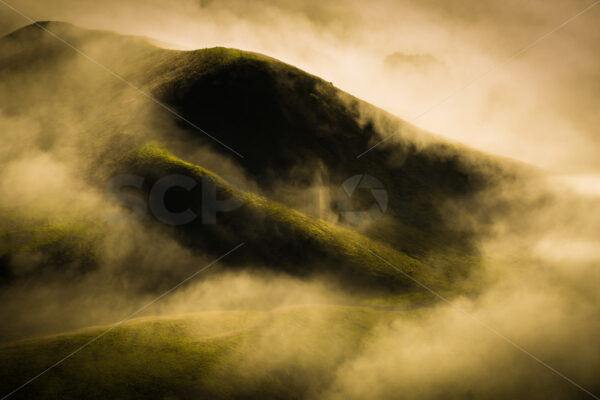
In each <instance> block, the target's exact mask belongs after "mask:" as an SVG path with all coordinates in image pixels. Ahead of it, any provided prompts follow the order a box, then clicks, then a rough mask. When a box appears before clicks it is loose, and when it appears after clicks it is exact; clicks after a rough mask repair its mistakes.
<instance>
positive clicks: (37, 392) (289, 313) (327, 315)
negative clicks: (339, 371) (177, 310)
mask: <svg viewBox="0 0 600 400" xmlns="http://www.w3.org/2000/svg"><path fill="white" fill-rule="evenodd" d="M392 317H393V313H392V312H389V311H375V310H371V309H368V308H354V307H340V306H303V307H293V308H287V309H279V310H275V311H272V312H261V311H255V312H249V311H247V312H237V311H231V312H219V313H203V314H197V315H187V316H174V317H170V318H140V319H136V320H132V321H129V322H126V323H124V324H122V325H120V326H118V327H116V328H114V329H112V330H110V331H109V332H108V333H106V334H104V335H103V336H102V337H100V338H99V339H98V340H96V341H94V342H93V343H91V344H90V345H89V346H87V347H86V348H84V349H82V350H81V351H80V352H78V353H77V354H75V355H74V356H72V357H71V358H69V359H68V360H66V361H65V362H63V363H61V364H60V365H59V366H57V367H56V368H54V369H53V370H51V371H49V372H48V373H46V374H44V375H43V376H42V377H40V378H39V379H37V380H36V381H35V382H34V383H32V384H30V385H28V386H27V387H25V388H23V389H22V390H21V391H19V392H17V393H16V394H15V395H14V396H13V397H12V398H15V399H26V398H41V397H43V398H47V399H79V398H82V397H85V398H88V399H105V398H113V399H129V398H141V397H143V398H146V399H165V398H182V399H184V398H185V399H191V398H214V399H228V398H297V397H298V394H299V393H304V394H308V393H311V392H312V393H317V392H318V391H320V390H323V389H325V388H326V387H327V384H328V383H330V382H331V380H332V379H333V378H334V376H332V375H331V374H330V371H331V370H332V368H335V367H336V366H337V365H338V364H339V363H341V362H342V361H343V360H344V359H346V358H347V357H348V356H349V354H351V352H352V349H353V348H355V347H356V346H358V345H360V343H361V342H362V341H364V340H367V339H368V333H369V331H370V330H371V329H373V328H374V327H375V326H378V325H380V324H383V323H387V322H388V321H390V320H391V319H392ZM325 327H327V329H325V330H324V329H323V328H325ZM109 328H111V327H109V326H106V327H94V328H88V329H86V330H83V331H79V332H73V333H67V334H62V335H58V336H52V337H45V338H41V339H34V340H27V341H21V342H17V343H13V344H9V345H4V346H2V347H0V359H2V364H1V365H2V366H1V367H0V378H1V379H0V382H2V383H1V384H0V391H1V392H2V393H3V394H4V393H8V392H9V391H10V390H12V389H13V388H15V387H16V386H18V385H20V384H21V383H23V382H25V381H26V380H27V379H29V378H30V377H32V376H34V375H36V374H37V373H39V372H40V371H42V370H43V369H45V368H46V367H48V366H49V365H51V364H53V363H54V362H55V361H56V360H57V359H60V358H61V357H64V356H66V355H67V354H69V353H70V352H72V351H74V350H76V349H77V348H79V347H80V346H82V345H84V344H85V343H87V342H88V341H90V340H91V339H93V338H95V337H97V336H98V335H100V334H101V333H103V332H105V331H106V330H107V329H109ZM281 332H286V333H285V335H282V334H281ZM265 343H269V345H268V346H266V344H265Z"/></svg>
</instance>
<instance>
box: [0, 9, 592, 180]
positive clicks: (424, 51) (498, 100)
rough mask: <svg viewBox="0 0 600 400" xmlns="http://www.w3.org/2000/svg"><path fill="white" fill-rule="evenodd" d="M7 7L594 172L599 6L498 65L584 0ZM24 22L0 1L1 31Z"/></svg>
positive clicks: (509, 152) (536, 160)
mask: <svg viewBox="0 0 600 400" xmlns="http://www.w3.org/2000/svg"><path fill="white" fill-rule="evenodd" d="M2 1H4V0H2ZM7 2H8V3H10V4H12V5H13V6H15V7H17V8H19V9H20V10H21V11H22V12H23V13H24V14H26V15H27V16H29V17H31V18H33V19H36V20H62V21H67V22H72V23H74V24H77V25H80V26H82V27H89V28H101V29H108V30H113V31H118V32H122V33H131V34H138V35H146V36H149V37H152V38H155V39H158V40H160V41H162V42H165V43H169V44H170V46H172V47H175V48H183V49H192V48H201V47H212V46H227V47H237V48H242V49H247V50H253V51H258V52H261V53H265V54H268V55H271V56H273V57H276V58H279V59H281V60H283V61H286V62H289V63H291V64H294V65H296V66H298V67H300V68H302V69H305V70H307V71H308V72H311V73H313V74H315V75H319V76H321V77H323V78H324V79H326V80H328V81H332V82H333V83H334V85H336V86H337V87H339V88H341V89H343V90H345V91H348V92H350V93H352V94H354V95H356V96H358V97H361V98H363V99H365V100H367V101H369V102H371V103H373V104H375V105H377V106H379V107H382V108H384V109H386V110H388V111H390V112H392V113H394V114H396V115H398V116H399V117H401V118H404V119H406V120H408V121H411V122H413V123H415V124H416V125H418V126H421V127H423V128H425V129H427V130H430V131H433V132H435V133H438V134H440V135H443V136H447V137H450V138H452V139H455V140H459V141H462V142H464V143H467V144H469V145H472V146H474V147H477V148H480V149H483V150H487V151H491V152H495V153H499V154H502V155H506V156H510V157H514V158H518V159H520V160H523V161H527V162H530V163H533V164H536V165H539V166H542V167H545V168H548V169H551V170H553V171H556V172H560V173H565V174H582V175H583V174H586V175H594V174H597V173H600V157H597V154H599V153H600V137H599V134H600V132H599V128H598V127H599V126H600V113H599V112H598V111H599V110H600V51H598V49H599V48H600V5H598V6H596V7H593V8H591V9H589V10H588V11H587V12H585V13H584V14H582V15H580V16H579V17H577V18H575V19H574V20H572V21H571V22H570V23H568V24H567V25H566V26H564V27H563V28H562V29H560V30H558V31H557V32H555V33H553V34H551V35H549V36H547V37H546V38H545V39H543V40H541V41H539V42H537V43H536V44H535V45H534V46H532V47H531V48H529V49H528V50H527V51H526V52H524V53H521V54H519V55H518V56H517V57H515V58H514V59H512V60H511V62H509V63H505V64H502V65H499V64H501V63H503V61H504V60H506V59H507V58H509V57H511V56H513V55H515V54H516V53H518V52H519V51H520V50H521V49H523V48H525V47H526V46H528V45H530V44H532V42H534V41H535V40H536V39H538V38H539V37H540V36H542V35H544V34H546V33H547V32H549V31H551V30H553V29H554V28H556V27H557V26H559V25H560V24H561V23H563V22H564V21H565V20H567V19H568V18H570V17H571V16H574V15H575V14H577V13H578V12H579V11H581V10H583V9H585V8H586V7H587V6H589V5H591V4H593V3H594V1H593V0H568V1H566V0H545V1H541V0H532V1H528V2H523V1H516V0H503V1H500V0H485V1H481V0H447V1H434V0H399V1H391V0H390V1H388V0H375V1H370V2H364V1H358V0H341V1H336V2H324V1H316V0H304V1H301V0H279V1H273V2H269V1H266V0H253V1H246V0H219V1H212V0H174V1H169V2H166V1H163V0H160V1H158V0H144V1H142V0H127V1H116V0H109V1H102V2H96V1H90V0H55V1H44V2H40V1H39V0H7ZM27 23H28V21H27V20H26V19H24V18H23V17H22V16H19V15H18V14H16V13H14V12H13V11H11V10H10V9H8V8H7V7H6V6H5V5H3V4H1V3H0V32H2V33H6V32H9V31H11V30H13V29H15V28H18V27H20V26H22V25H25V24H27ZM498 65H499V66H498ZM495 66H498V68H496V69H493V70H492V68H494V67H495ZM490 70H491V72H490V73H489V74H486V75H485V76H483V77H482V75H483V74H485V73H486V72H488V71H490ZM478 78H480V79H478ZM465 85H468V87H467V88H466V89H464V90H460V89H461V88H463V87H464V86H465ZM459 90H460V91H459ZM457 92H458V94H457V95H456V96H454V97H452V98H451V99H450V100H448V101H446V102H443V103H442V104H440V102H442V101H443V100H444V99H446V98H448V97H449V96H451V95H452V94H454V93H457ZM424 112H427V113H426V114H425V115H422V116H421V117H420V118H417V116H419V115H421V114H423V113H424ZM364 150H365V149H356V153H357V154H359V153H361V152H362V151H364Z"/></svg>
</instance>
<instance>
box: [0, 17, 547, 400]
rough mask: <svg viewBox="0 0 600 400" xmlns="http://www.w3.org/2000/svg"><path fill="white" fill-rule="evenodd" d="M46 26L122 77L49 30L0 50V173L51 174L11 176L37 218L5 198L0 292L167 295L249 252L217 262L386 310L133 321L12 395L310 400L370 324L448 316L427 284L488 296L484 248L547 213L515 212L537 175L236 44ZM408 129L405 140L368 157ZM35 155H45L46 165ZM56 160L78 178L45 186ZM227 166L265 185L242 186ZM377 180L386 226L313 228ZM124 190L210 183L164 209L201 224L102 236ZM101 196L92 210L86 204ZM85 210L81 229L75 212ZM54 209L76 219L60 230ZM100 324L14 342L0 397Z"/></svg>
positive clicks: (5, 359)
mask: <svg viewBox="0 0 600 400" xmlns="http://www.w3.org/2000/svg"><path fill="white" fill-rule="evenodd" d="M42 26H43V27H44V28H46V29H49V30H51V31H52V32H55V33H56V34H58V35H60V37H61V38H63V39H65V40H67V41H68V42H69V43H71V44H72V45H74V46H76V47H77V48H78V49H81V50H82V51H83V52H85V54H86V55H88V56H89V57H91V58H93V59H94V60H97V61H98V62H99V63H100V64H102V65H103V66H105V67H106V68H108V69H109V70H110V71H112V73H108V72H107V71H106V69H104V68H102V67H100V68H99V67H98V65H94V63H90V61H89V60H88V59H86V58H85V57H82V56H81V55H80V54H77V52H75V51H73V49H70V48H69V47H68V46H65V45H64V43H61V42H60V41H57V40H56V39H55V38H53V37H52V36H50V35H48V34H47V33H46V32H44V31H42V30H41V29H40V28H39V27H38V26H35V25H31V26H27V27H24V28H22V29H20V30H18V31H16V32H14V33H12V34H10V35H8V36H5V37H3V38H0V104H1V105H0V112H1V113H0V119H1V120H2V121H7V122H9V123H10V124H9V125H7V126H9V127H10V129H13V128H14V132H13V131H10V129H7V132H8V133H7V134H6V135H5V136H4V143H5V145H6V148H7V149H8V150H6V151H4V150H2V151H1V152H0V156H1V157H2V158H1V162H3V163H4V164H7V165H9V164H10V165H12V163H15V165H17V167H18V168H13V169H12V170H11V171H13V172H14V174H15V175H17V176H20V175H19V174H20V173H21V169H26V168H27V166H28V165H29V164H34V163H37V164H39V165H40V168H39V169H38V170H35V171H36V174H34V175H35V177H36V180H34V184H32V186H31V187H29V188H28V187H27V185H26V184H25V183H22V182H23V180H21V179H14V181H11V180H9V179H7V178H6V176H4V174H2V173H0V179H5V180H6V182H9V183H10V182H13V183H14V182H16V183H14V185H15V187H19V189H23V190H24V191H26V190H27V189H29V190H30V192H31V194H32V195H31V196H30V197H31V198H32V199H33V200H32V201H31V202H30V203H27V204H25V203H24V204H25V205H23V206H22V205H21V204H18V203H19V200H20V199H16V201H13V202H12V203H11V202H10V201H8V200H6V201H4V199H1V200H3V201H0V240H1V243H0V290H2V294H5V292H6V293H8V294H10V290H11V289H13V288H14V287H18V290H17V291H16V292H15V293H17V294H16V295H15V294H13V296H15V297H16V298H17V301H18V300H19V296H26V295H29V291H30V290H32V289H31V288H33V287H35V285H34V283H35V284H37V285H42V286H43V284H44V283H45V282H50V281H52V282H53V283H55V282H60V284H61V285H62V286H57V287H59V288H69V287H70V285H76V284H78V283H80V281H81V277H90V276H91V277H92V279H96V278H99V279H100V278H102V279H106V281H102V282H98V284H97V286H98V287H99V288H103V287H104V286H102V285H101V284H100V283H102V284H106V285H107V287H110V285H114V286H115V287H117V288H123V289H126V290H127V291H128V294H131V295H132V296H135V295H137V294H139V293H138V292H143V293H144V295H148V294H150V295H152V294H157V293H160V292H161V290H164V289H165V288H170V287H172V286H173V285H175V284H177V283H179V282H181V280H182V279H183V278H185V277H187V276H189V275H190V273H192V272H194V271H197V270H198V265H200V264H202V263H203V262H204V260H206V259H210V260H214V259H215V258H216V257H218V256H220V255H222V254H223V253H224V252H226V251H228V250H230V249H231V248H233V247H234V246H236V245H237V244H239V243H241V242H244V243H245V246H244V247H242V248H241V249H240V250H239V251H236V252H235V253H233V254H231V256H228V257H227V258H225V259H223V260H222V262H221V264H222V265H223V266H224V267H223V268H227V269H228V270H230V271H231V270H234V271H235V270H251V271H259V272H260V271H265V270H269V271H276V272H277V273H281V274H286V275H290V276H293V277H297V278H298V279H306V278H307V277H311V278H315V277H316V278H318V279H323V280H325V281H327V282H330V281H334V282H336V283H337V284H338V286H339V287H340V288H341V289H340V290H342V291H344V292H347V293H351V294H354V295H357V297H356V298H357V299H358V300H360V301H362V303H360V304H363V305H364V304H367V303H368V304H372V305H373V307H366V308H365V307H350V306H340V305H321V306H302V307H300V306H299V307H292V308H285V309H277V310H275V311H261V310H256V311H248V310H246V311H235V312H234V311H223V312H214V313H202V314H195V315H185V316H172V317H164V318H155V317H147V318H143V319H137V320H134V321H129V322H126V323H124V324H122V325H120V326H116V327H114V329H112V330H110V331H109V332H108V333H106V334H105V335H103V336H102V337H101V338H99V339H98V340H97V341H95V342H93V343H92V344H90V346H89V347H87V348H85V349H84V350H82V351H81V352H79V353H77V354H76V355H74V356H73V357H72V358H70V359H68V360H67V361H65V362H64V363H62V364H60V365H59V366H57V367H56V368H54V369H52V370H51V371H49V372H48V373H47V374H44V375H43V376H42V377H40V379H38V380H36V381H35V382H34V383H32V384H31V385H28V386H27V387H26V388H24V389H23V390H22V391H19V392H18V393H16V394H15V395H14V398H61V399H68V398H82V397H84V398H103V399H104V398H119V399H120V398H123V399H127V398H140V397H142V398H151V399H154V398H156V399H167V398H307V397H315V395H316V394H318V393H320V392H321V391H322V390H325V389H326V388H327V387H328V385H329V384H330V383H331V381H332V380H333V379H334V376H332V371H334V370H335V367H336V366H337V365H339V364H340V363H341V362H342V361H343V360H345V359H347V358H349V357H352V354H353V352H354V351H355V350H356V349H357V348H359V347H360V346H361V345H362V344H363V343H365V342H366V341H368V340H369V334H370V332H371V331H372V330H373V329H375V328H380V327H381V326H384V327H385V326H387V324H389V322H390V321H391V319H392V314H391V311H386V310H385V308H386V307H398V306H399V305H402V307H408V308H411V307H417V306H419V305H423V304H430V303H432V302H433V301H432V298H433V296H431V295H429V294H428V293H427V291H424V290H423V288H422V287H420V286H419V285H417V284H415V283H414V281H413V279H414V280H417V281H418V282H420V283H421V284H423V285H426V286H428V287H430V288H432V289H435V290H436V291H440V292H442V293H444V294H445V295H448V296H452V295H454V294H464V293H466V292H470V291H473V290H474V289H477V287H476V286H477V284H476V283H473V282H466V281H465V278H467V277H468V276H469V274H470V273H471V272H473V271H476V270H477V267H478V266H480V264H481V263H482V262H483V259H482V257H481V256H480V254H479V253H478V251H477V245H478V243H479V241H480V240H482V239H483V238H485V237H486V235H487V234H488V233H489V232H490V231H491V228H492V226H494V225H495V224H499V223H501V222H503V220H501V218H504V217H506V216H507V215H511V213H518V212H520V211H522V210H523V208H526V207H530V206H535V205H537V204H540V202H541V201H542V200H543V196H538V195H537V194H536V195H534V196H523V198H519V201H518V202H513V200H514V197H510V196H515V195H514V194H513V193H517V195H516V196H520V194H521V193H522V192H525V190H519V191H514V190H505V189H506V185H513V186H511V188H513V189H514V188H515V187H519V188H521V189H522V188H525V186H524V185H523V183H524V182H529V181H528V179H529V177H530V175H532V171H531V170H530V169H528V167H525V166H522V165H519V164H517V163H513V162H511V161H508V160H504V159H499V158H496V157H493V156H491V155H488V154H483V153H481V152H478V151H475V150H473V149H469V148H467V147H465V146H462V145H460V144H456V143H451V142H449V141H447V140H444V139H442V138H439V137H436V136H434V135H431V134H429V133H426V132H422V131H420V130H419V129H417V128H416V127H413V126H411V125H410V124H408V123H406V122H405V121H402V120H400V119H398V118H396V117H394V116H391V115H389V114H387V113H385V112H384V111H383V110H380V109H377V108H376V107H374V106H372V105H369V104H367V103H365V102H362V101H361V100H359V99H356V98H354V97H353V96H351V95H349V94H347V93H345V92H343V91H341V90H339V89H337V88H335V87H334V86H333V85H332V84H331V83H329V82H325V81H323V80H322V79H320V78H318V77H315V76H313V75H311V74H309V73H306V72H304V71H301V70H299V69H297V68H295V67H293V66H290V65H288V64H285V63H283V62H281V61H278V60H275V59H273V58H270V57H267V56H264V55H260V54H255V53H250V52H245V51H241V50H236V49H226V48H212V49H202V50H197V51H175V50H166V49H161V48H158V47H155V46H152V45H150V44H149V43H148V42H147V41H145V40H144V39H143V38H136V37H126V36H121V35H117V34H113V33H108V32H102V31H90V30H85V29H81V28H77V27H75V26H72V25H69V24H65V23H57V22H44V23H43V24H42ZM115 74H116V75H117V76H115ZM121 78H122V79H121ZM140 90H141V91H142V92H143V93H142V94H140ZM144 94H146V95H148V96H152V97H153V98H155V99H156V100H157V101H158V102H159V103H160V104H158V103H157V102H154V101H151V100H148V98H147V97H145V96H144ZM176 114H178V115H180V116H182V117H183V118H185V120H187V121H191V122H192V123H193V124H195V125H197V126H199V127H201V128H202V129H203V130H205V131H206V132H209V133H210V135H212V136H213V137H214V138H216V139H218V140H219V141H221V142H223V143H225V144H227V145H228V146H231V148H233V149H235V150H236V151H237V152H239V153H240V154H241V155H243V157H239V156H238V155H236V154H234V153H232V152H231V151H229V150H228V149H227V148H225V147H224V146H222V145H221V144H219V143H217V142H216V141H214V140H211V139H210V138H209V137H208V136H207V135H206V134H204V133H202V132H199V131H198V130H197V129H195V128H193V127H191V126H190V125H189V123H188V122H186V121H184V120H182V119H181V118H179V117H178V116H177V115H176ZM393 133H398V137H397V139H394V140H390V141H387V142H386V143H385V144H384V145H381V146H377V147H376V148H374V149H373V151H370V152H369V153H367V154H365V155H364V156H362V157H357V156H358V155H359V154H361V153H362V152H364V151H365V150H366V149H367V148H369V147H370V146H372V145H373V144H375V143H376V142H377V141H378V140H379V139H380V138H383V137H386V136H388V135H389V134H393ZM39 153H41V154H44V155H50V156H49V157H47V158H42V161H41V162H40V161H39V159H38V158H36V156H37V155H38V154H39ZM50 161H52V162H54V163H56V164H59V165H61V166H62V167H64V169H65V170H67V171H68V172H69V174H65V177H63V176H60V177H58V178H56V177H55V176H52V174H51V173H47V174H46V173H45V167H46V163H49V162H50ZM232 171H233V175H234V177H235V178H240V179H241V180H242V181H245V182H246V183H249V184H248V185H246V186H244V185H240V184H236V183H235V179H229V178H228V175H229V174H230V173H231V172H232ZM0 172H2V171H0ZM363 174H366V175H370V176H373V177H375V178H377V179H378V180H379V181H381V182H382V183H383V186H384V188H385V191H386V194H387V196H388V207H387V210H386V211H385V213H384V215H383V216H382V218H380V219H378V220H375V221H370V222H368V223H365V224H363V225H353V224H351V223H350V222H349V221H347V220H345V219H344V217H343V214H342V213H341V211H340V209H338V208H336V205H335V204H334V203H335V202H333V201H329V200H328V201H329V203H327V204H325V205H324V208H325V209H326V210H327V213H328V215H327V218H320V217H319V215H310V213H308V212H305V211H304V209H303V204H302V203H303V202H304V199H305V197H303V194H305V192H307V191H309V190H311V189H312V188H314V187H315V186H318V187H320V188H321V187H322V188H324V190H325V191H328V194H329V195H331V194H332V193H334V192H335V190H338V189H339V188H340V186H341V184H342V182H344V181H345V180H346V179H348V178H350V177H352V176H355V175H363ZM121 175H129V176H135V177H138V178H141V180H142V182H143V183H142V184H141V185H140V186H139V187H137V188H134V189H132V188H129V189H130V190H128V191H125V192H126V193H127V194H128V195H130V196H133V197H135V198H137V199H138V200H142V201H143V202H144V203H145V204H146V205H148V202H149V200H151V199H152V194H151V193H152V189H153V188H155V187H156V184H157V182H159V181H161V179H162V178H165V177H173V176H179V177H184V178H185V179H188V181H191V182H193V183H194V185H193V187H192V188H191V189H190V190H171V191H168V192H166V193H165V197H164V200H165V201H164V206H165V207H166V208H167V209H169V210H171V212H179V211H184V210H190V211H191V212H193V213H195V215H196V218H194V219H192V220H190V221H188V222H187V223H185V224H181V225H175V226H173V225H169V224H165V223H164V221H161V218H159V217H158V216H157V215H156V213H154V214H152V213H145V214H144V218H142V219H140V220H138V221H135V222H134V223H132V224H131V225H130V226H126V227H123V226H120V225H118V224H117V223H116V222H119V223H121V222H122V221H114V220H113V221H110V220H107V219H106V218H104V217H105V215H104V212H105V211H106V210H104V208H106V209H107V210H108V209H111V210H112V209H113V208H116V207H119V206H120V204H119V203H118V202H116V201H115V199H114V198H113V196H111V195H110V194H108V193H107V190H106V186H107V182H109V181H110V180H111V179H112V178H114V177H115V176H121ZM43 179H48V180H52V179H57V180H58V182H59V183H63V184H64V185H63V186H62V187H61V189H64V191H65V192H68V193H69V194H71V197H68V196H67V197H65V198H66V199H69V200H68V201H67V200H63V202H62V204H61V207H54V203H53V202H51V201H48V202H45V197H44V196H46V197H51V198H52V199H53V200H55V202H58V201H59V200H60V199H63V198H62V197H61V196H59V195H60V194H61V193H58V191H55V192H54V193H50V196H48V193H45V192H41V193H38V192H37V191H36V187H35V186H36V184H37V183H39V181H40V180H43ZM61 179H62V180H61ZM207 182H208V183H210V184H211V185H212V187H214V190H215V195H216V196H217V198H219V199H229V200H230V201H233V202H234V203H235V204H236V206H235V207H232V209H231V210H229V211H227V212H217V213H216V214H215V215H216V220H215V221H213V222H214V223H213V222H209V223H206V220H204V219H203V218H204V215H203V210H205V209H206V206H207V202H206V198H205V197H204V192H203V189H205V188H206V186H205V184H206V183H207ZM2 183H3V184H5V181H2ZM70 183H77V185H73V186H74V187H75V189H73V188H71V187H70V186H69V185H68V184H70ZM7 187H8V186H7ZM59 191H61V190H59ZM507 193H511V194H510V195H508V194H507ZM121 194H123V193H121ZM55 197H56V199H59V200H56V199H55ZM325 197H326V198H329V197H328V196H325ZM357 197H358V198H355V199H354V200H357V203H358V204H359V205H361V204H363V203H366V204H369V201H371V200H372V198H369V193H363V192H361V193H359V194H357ZM89 198H93V199H94V201H90V202H89V204H88V203H85V202H86V199H89ZM80 201H81V203H82V204H83V203H85V206H87V208H85V207H83V205H82V207H83V208H82V209H83V210H85V211H86V212H78V211H77V210H78V208H77V206H78V205H80V204H79V202H80ZM7 203H8V205H7ZM46 203H47V204H46ZM30 204H33V205H35V206H36V208H35V209H34V208H33V207H27V206H28V205H30ZM513 204H516V205H517V206H516V207H515V206H513ZM44 206H46V208H45V209H44ZM53 207H54V208H53ZM123 208H124V209H125V211H126V210H127V209H128V207H127V206H125V207H123ZM57 209H58V210H59V211H60V212H59V213H58V214H59V215H55V214H52V212H55V211H56V210H57ZM65 210H66V211H65ZM43 211H49V212H50V214H49V215H45V214H44V213H43ZM126 214H127V211H126V212H125V213H124V214H120V215H126ZM132 235H133V236H135V237H129V236H132ZM107 237H108V238H112V239H111V240H113V241H112V242H107V241H106V240H107V239H106V238H107ZM115 238H116V239H115ZM107 243H109V244H111V245H112V246H113V247H112V248H111V246H109V245H107ZM382 259H384V260H386V261H387V262H386V261H383V260H382ZM390 264H391V265H393V266H394V267H392V266H391V265H390ZM95 271H101V272H102V273H103V274H104V275H101V274H98V275H93V273H94V272H95ZM411 278H412V279H411ZM107 282H108V284H107ZM82 287H84V286H82ZM79 289H81V287H80V288H79ZM19 290H20V291H19ZM59 290H60V289H59ZM113 290H114V289H113ZM110 293H112V292H109V295H110ZM32 296H34V297H33V298H34V299H35V300H36V301H37V302H39V303H45V302H50V303H51V302H53V301H55V300H56V299H55V298H54V297H52V293H50V294H48V293H44V294H43V296H41V297H40V298H39V299H38V298H36V297H35V294H34V295H32ZM82 297H85V296H82ZM365 299H367V300H365ZM77 300H78V299H72V301H77ZM376 307H378V308H377V309H376ZM396 311H398V310H396ZM24 312H26V311H24ZM55 312H56V311H55ZM58 312H60V311H58ZM90 312H91V311H90ZM415 314H417V315H418V311H415ZM411 315H412V314H411ZM105 329H107V327H92V328H88V329H85V330H81V331H77V332H71V333H66V334H61V335H56V336H49V337H43V338H37V339H30V340H25V341H18V342H14V343H8V344H3V345H2V346H0V394H3V393H5V392H9V391H10V390H12V389H14V388H15V387H17V386H19V385H20V384H22V383H23V382H25V381H27V380H28V379H29V378H31V377H32V376H35V375H36V374H37V373H38V372H40V371H42V370H44V369H45V368H47V367H48V366H49V365H52V364H53V363H54V362H56V361H57V360H59V359H61V358H62V357H64V356H65V355H67V354H69V353H70V352H71V351H73V350H75V349H77V348H78V347H80V346H81V345H83V344H85V343H86V342H87V341H88V340H90V339H92V338H94V337H96V336H97V335H98V334H99V333H101V332H104V330H105Z"/></svg>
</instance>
